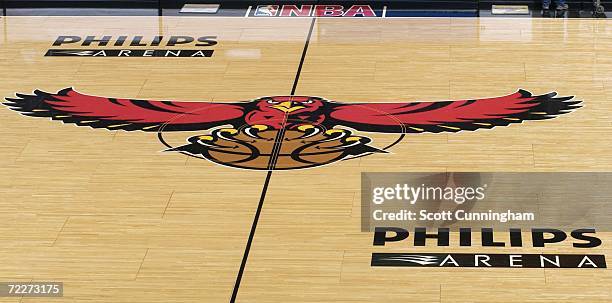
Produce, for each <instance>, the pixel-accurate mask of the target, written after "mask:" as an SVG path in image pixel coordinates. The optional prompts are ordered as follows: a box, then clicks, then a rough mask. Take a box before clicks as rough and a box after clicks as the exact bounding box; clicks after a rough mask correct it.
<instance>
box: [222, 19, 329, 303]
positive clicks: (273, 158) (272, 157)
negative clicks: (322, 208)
mask: <svg viewBox="0 0 612 303" xmlns="http://www.w3.org/2000/svg"><path fill="white" fill-rule="evenodd" d="M316 20H317V19H316V18H312V21H311V22H310V29H309V30H308V36H307V37H306V42H305V43H304V49H303V50H302V57H301V58H300V64H299V65H298V69H297V72H296V74H295V79H294V80H293V86H292V87H291V95H294V94H295V91H296V89H297V85H298V81H299V80H300V74H301V73H302V66H304V59H305V58H306V52H307V51H308V45H310V37H311V36H312V31H313V29H314V25H315V22H316ZM285 119H287V114H286V113H285ZM284 136H285V128H284V127H283V128H282V129H281V130H280V131H279V132H278V134H277V135H276V138H275V141H274V147H273V148H272V154H271V155H270V159H269V160H268V174H267V175H266V180H265V181H264V184H263V188H262V190H261V196H260V197H259V204H258V205H257V211H256V212H255V217H254V218H253V224H251V232H250V233H249V238H248V240H247V244H246V247H245V249H244V254H243V255H242V262H241V263H240V269H239V270H238V275H237V276H236V283H235V284H234V290H233V291H232V297H231V298H230V303H235V302H236V298H237V297H238V290H239V289H240V282H242V276H243V275H244V268H245V267H246V263H247V260H248V259H249V252H250V251H251V245H252V244H253V238H254V237H255V230H256V229H257V223H258V222H259V216H260V215H261V210H262V208H263V203H264V201H265V199H266V193H267V192H268V185H270V179H271V178H272V172H273V171H274V167H275V166H276V161H277V160H278V155H279V153H280V147H281V145H282V144H283V138H284Z"/></svg>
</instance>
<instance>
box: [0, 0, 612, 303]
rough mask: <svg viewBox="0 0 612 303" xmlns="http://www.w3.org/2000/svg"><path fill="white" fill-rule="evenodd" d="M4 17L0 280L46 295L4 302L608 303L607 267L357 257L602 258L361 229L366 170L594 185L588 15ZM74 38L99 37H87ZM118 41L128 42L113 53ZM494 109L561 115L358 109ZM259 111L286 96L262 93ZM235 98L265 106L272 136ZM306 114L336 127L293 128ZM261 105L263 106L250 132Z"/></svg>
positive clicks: (608, 93)
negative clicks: (380, 240)
mask: <svg viewBox="0 0 612 303" xmlns="http://www.w3.org/2000/svg"><path fill="white" fill-rule="evenodd" d="M253 9H255V6H254V7H253ZM0 21H1V22H0V35H1V38H0V71H2V73H1V74H0V95H1V96H2V97H3V102H5V105H6V106H1V107H2V108H1V109H0V119H1V120H2V126H1V129H2V131H1V132H0V140H1V141H2V142H3V144H1V145H0V152H1V154H2V157H0V167H2V169H1V170H0V240H1V243H2V245H1V246H0V282H24V283H26V282H35V281H56V282H62V283H63V295H62V297H56V298H38V297H30V296H23V295H22V296H12V297H11V296H7V297H3V298H0V302H23V303H26V302H147V303H151V302H228V301H229V302H610V301H612V292H611V291H612V290H611V289H612V287H611V286H612V274H611V272H610V270H609V269H607V268H601V267H599V266H598V268H510V267H506V268H482V267H459V268H451V267H445V266H441V267H423V268H419V267H402V266H397V267H395V266H382V267H378V266H373V265H372V262H373V259H372V258H373V253H405V252H411V253H424V252H429V253H458V254H461V253H481V252H486V253H494V254H542V253H544V254H555V253H563V254H565V253H569V254H572V253H579V254H589V255H603V256H604V257H605V258H607V259H608V260H609V259H610V258H611V257H612V246H611V244H610V243H612V234H611V233H610V230H609V229H608V230H605V229H603V228H599V229H597V233H596V236H597V238H599V239H600V240H601V242H602V243H601V245H598V246H597V247H593V248H588V249H584V248H583V249H580V248H576V247H575V246H572V241H570V240H569V239H570V237H569V232H571V231H572V229H565V226H560V225H554V224H551V225H549V226H533V227H534V228H536V227H547V228H555V229H559V230H564V231H565V232H567V233H568V240H566V241H561V242H559V243H554V244H551V245H548V244H547V245H546V246H545V247H534V246H532V245H531V244H529V243H530V241H529V240H528V239H529V237H526V238H525V240H524V244H525V245H523V246H521V247H510V246H509V245H506V246H504V247H483V246H481V245H480V244H479V240H478V241H476V239H480V226H479V227H478V228H476V227H474V226H473V227H474V228H473V234H474V239H475V240H474V244H473V245H471V246H465V247H463V246H462V247H460V246H459V245H454V244H453V239H455V238H456V237H458V233H457V232H456V231H457V230H455V229H454V227H451V234H450V237H451V245H450V246H438V245H437V244H436V241H435V240H429V239H428V240H427V242H426V245H425V246H423V247H418V246H414V245H413V243H412V238H409V240H408V241H398V242H397V243H391V242H388V243H386V244H385V245H384V246H376V245H373V239H374V232H373V231H365V230H363V229H362V223H363V222H362V220H363V217H364V215H365V216H367V215H368V214H364V211H363V203H362V178H363V175H362V174H363V173H372V172H377V173H390V172H396V173H399V172H401V173H422V172H430V173H451V172H469V173H492V172H495V173H497V172H508V173H536V172H537V173H559V172H581V173H606V172H609V171H610V170H611V169H612V150H611V149H610V138H612V119H611V113H612V103H611V102H610V101H611V100H612V24H611V23H610V22H609V21H608V20H607V19H605V18H539V17H538V18H536V17H529V18H515V17H480V18H479V17H467V18H465V17H415V18H409V17H405V18H378V17H371V18H327V17H312V16H311V17H296V18H291V17H287V18H257V17H244V16H237V17H223V16H217V17H206V16H204V17H202V16H194V15H187V16H185V15H176V16H11V15H10V14H9V15H8V16H5V17H3V18H2V19H1V20H0ZM88 36H95V37H94V40H95V39H97V40H100V39H102V40H104V39H105V38H104V36H109V38H108V40H109V41H110V42H108V43H104V41H103V42H100V41H92V42H90V43H89V45H87V43H84V41H85V40H87V37H88ZM121 36H125V38H120V37H121ZM135 37H141V39H137V40H138V41H139V42H140V44H143V46H139V45H137V44H138V41H137V42H136V43H135V44H131V45H130V43H133V42H134V38H135ZM155 37H162V38H159V39H157V40H158V41H157V43H156V42H154V40H155V39H156V38H155ZM170 37H175V38H174V42H175V44H174V45H172V43H170V45H169V44H168V41H171V39H170ZM176 37H179V38H176ZM203 37H204V38H203ZM117 39H119V40H121V39H123V40H125V41H126V42H125V43H124V44H123V45H119V46H118V45H116V44H115V42H116V41H117ZM90 40H91V39H90ZM198 43H200V44H201V45H197V44H198ZM104 44H106V45H104ZM75 50H77V51H76V52H84V53H80V55H79V54H77V53H76V52H75ZM121 50H131V52H128V53H125V52H123V53H120V52H119V51H121ZM145 50H152V52H149V53H147V52H146V51H145ZM168 50H170V51H171V53H168V52H167V51H168ZM177 50H184V51H187V52H183V53H181V54H183V55H178V56H177V55H175V54H176V51H177ZM99 51H103V52H102V53H100V52H99ZM196 51H205V52H202V53H200V54H196ZM209 51H212V52H209ZM49 52H51V53H54V54H56V55H49V54H50V53H49ZM70 52H72V53H70ZM58 54H59V55H58ZM126 54H127V55H126ZM151 54H153V55H151ZM185 54H186V55H185ZM194 54H195V56H192V55H194ZM202 54H204V55H202ZM148 55H151V56H148ZM37 90H38V91H37ZM551 92H556V93H557V95H556V96H553V95H547V94H549V93H551ZM509 95H510V96H514V97H506V98H505V99H504V98H500V99H495V100H502V99H503V100H510V99H513V98H532V99H533V98H535V99H534V100H536V101H537V100H544V99H541V98H546V101H541V102H554V104H565V105H564V106H565V107H563V108H561V109H559V110H557V111H555V112H544V113H539V115H547V119H539V118H537V117H536V116H537V115H538V113H536V111H532V112H531V116H520V119H519V118H517V117H519V116H515V114H516V115H518V111H522V109H523V108H524V107H520V110H519V107H516V108H515V109H516V112H512V113H511V114H508V115H507V116H504V117H506V118H505V119H506V120H503V121H506V122H503V121H502V120H499V121H502V122H499V121H498V120H495V121H493V120H491V121H493V122H491V121H489V120H490V119H493V118H495V119H497V118H500V119H502V118H501V117H502V116H501V115H499V114H496V113H493V114H486V113H485V116H486V117H485V118H482V119H481V118H475V117H473V114H472V112H469V113H468V114H465V115H467V116H469V118H470V119H472V118H473V119H472V120H471V122H470V123H472V124H470V125H471V126H466V125H464V124H462V123H463V121H466V120H465V119H467V118H465V117H463V118H460V119H459V120H453V121H450V122H448V123H446V124H445V122H443V121H439V120H436V123H434V124H435V125H434V124H431V123H429V124H428V123H421V124H420V126H419V125H417V124H418V123H417V124H407V123H406V122H405V121H399V120H398V121H396V120H397V119H398V117H399V119H400V120H401V119H403V118H401V117H403V116H402V115H403V113H399V112H395V113H393V112H390V111H392V110H399V109H397V108H394V109H389V108H388V107H380V108H379V107H369V105H368V104H375V103H376V104H378V103H383V104H394V103H407V102H408V103H409V104H412V102H432V101H452V100H468V101H460V102H464V104H463V106H462V107H464V108H470V106H471V105H475V104H479V102H481V101H480V100H483V99H485V101H484V102H490V101H491V100H489V99H487V98H498V97H503V96H509ZM268 96H279V97H275V98H267V99H266V98H263V99H258V98H262V97H268ZM538 96H539V97H538ZM542 96H546V97H542ZM315 97H316V98H315ZM536 97H537V98H536ZM566 97H567V98H566ZM4 98H6V100H4ZM283 98H284V99H283ZM538 98H540V99H538ZM138 100H140V102H138ZM151 100H157V101H171V102H165V103H156V102H153V101H151ZM252 100H255V101H257V102H264V101H265V102H267V103H268V104H269V105H271V106H272V105H273V106H272V107H274V108H275V109H281V110H279V111H278V113H279V115H280V116H278V117H280V118H279V119H281V120H279V121H280V122H279V121H276V120H275V119H277V116H268V115H266V114H265V113H266V110H263V109H262V108H263V107H257V106H263V105H259V104H260V103H256V102H255V101H252ZM471 100H475V101H471ZM486 100H489V101H486ZM495 100H494V101H495ZM530 100H531V99H530ZM536 101H534V102H536ZM576 101H581V103H579V102H576ZM190 102H199V103H197V104H196V103H192V104H191V103H190ZM265 102H264V103H265ZM307 102H311V103H312V102H314V103H317V102H320V103H321V104H324V105H322V106H325V107H324V108H333V112H332V111H331V110H330V111H329V112H326V111H325V110H323V112H322V113H323V114H324V117H323V116H316V115H314V114H312V115H311V114H308V115H306V114H305V115H292V114H291V113H292V111H294V110H295V111H296V112H300V111H304V108H305V107H308V106H309V105H305V104H306V103H307ZM472 102H475V103H472ZM495 102H498V101H495ZM499 102H502V101H499ZM504 102H506V101H504ZM508 102H509V101H508ZM103 103H104V104H103ZM188 103H190V104H191V105H190V104H188ZM262 104H263V103H262ZM330 104H331V105H330ZM351 104H353V106H352V107H351V106H350V105H351ZM521 104H523V103H521ZM542 104H544V103H542ZM547 104H548V103H547ZM87 106H89V107H87ZM279 106H280V107H279ZM330 106H331V107H330ZM389 106H391V105H389ZM406 106H408V105H406ZM410 106H417V107H418V106H419V105H414V104H412V105H410ZM410 106H408V107H409V108H410ZM428 106H430V107H431V106H433V107H432V108H431V109H432V110H434V111H435V110H436V109H435V108H434V107H436V106H435V105H428ZM360 108H361V109H363V111H365V112H368V111H370V112H371V111H379V112H377V113H375V114H368V115H369V116H368V117H370V118H369V119H374V120H368V121H369V122H367V123H366V122H364V121H362V120H359V119H354V117H356V116H355V115H360V114H363V113H362V112H361V111H360ZM364 108H365V109H364ZM120 109H121V110H124V109H125V110H128V111H132V112H130V113H131V114H125V115H124V116H122V115H123V114H122V113H120V112H119V110H120ZM98 110H99V112H96V111H98ZM257 110H262V112H263V113H264V114H262V115H255V114H253V115H252V116H249V115H250V114H248V113H251V112H254V111H257ZM326 110H327V109H326ZM351 110H355V112H357V113H359V114H355V115H353V114H351V112H348V111H351ZM412 110H413V111H414V109H412ZM547 110H548V109H547ZM234 111H240V113H239V114H234ZM417 111H421V110H419V109H417ZM551 111H554V110H553V109H551ZM217 112H219V113H220V114H219V115H220V116H219V117H217V118H215V121H212V120H211V119H212V118H210V117H212V116H216V115H217ZM271 112H274V113H277V112H276V111H271ZM344 112H347V114H343V113H344ZM221 113H222V114H221ZM317 113H318V112H317ZM432 113H433V112H432ZM323 114H322V115H323ZM244 115H247V118H238V117H243V116H244ZM487 115H488V116H487ZM494 115H497V116H495V117H494ZM467 116H466V117H467ZM330 117H331V118H333V120H334V121H336V122H333V123H332V122H328V121H329V120H328V119H331V118H330ZM376 117H380V118H376ZM464 118H465V119H464ZM548 118H550V119H548ZM236 119H238V120H236ZM241 119H243V120H241ZM249 119H250V120H249ZM283 119H284V120H283ZM375 119H380V121H379V120H375ZM432 119H433V120H435V119H437V118H435V119H434V118H431V119H430V120H431V121H433V120H432ZM513 119H514V120H513ZM391 120H393V121H395V122H393V123H392V122H389V121H391ZM485 120H486V121H485ZM372 121H374V122H372ZM431 121H430V122H431ZM275 123H280V124H275ZM374 124H376V125H377V126H373V125H374ZM425 124H427V125H428V126H427V127H423V126H422V125H425ZM275 125H277V126H275ZM363 125H366V126H363ZM313 129H314V130H317V133H310V131H311V130H313ZM334 130H335V131H334ZM239 136H243V137H239ZM310 136H312V137H310ZM342 136H344V137H342ZM307 137H309V138H311V139H312V138H315V139H312V142H315V141H316V142H315V143H316V144H315V143H312V144H315V145H313V147H308V148H307V147H304V144H306V143H305V142H311V141H308V140H307V139H303V138H307ZM300 140H301V141H300ZM228 142H229V143H228ZM232 142H233V143H232ZM236 142H238V143H236ZM249 142H250V143H249ZM230 143H231V144H238V145H236V146H233V145H227V144H230ZM336 143H337V144H339V145H340V146H341V147H338V146H337V145H335V144H336ZM309 144H310V143H309ZM317 144H318V145H317ZM325 144H327V145H325ZM355 144H357V145H355ZM328 145H329V146H331V147H329V146H328ZM332 145H333V146H332ZM211 146H212V147H211ZM220 146H221V147H220ZM228 146H230V147H228ZM309 146H310V145H309ZM355 146H357V147H355ZM302 147H303V148H302ZM326 149H330V150H332V154H319V151H321V150H326ZM255 151H256V152H257V154H256V155H254V153H255ZM247 158H248V159H247ZM559 208H560V209H563V208H564V206H562V205H561V206H559ZM607 209H608V210H609V206H608V208H607ZM581 223H582V227H583V228H589V227H592V226H591V225H592V224H591V222H589V221H588V219H585V220H584V221H581ZM435 230H436V229H435V228H432V229H428V232H435ZM522 232H523V234H525V235H528V234H529V233H530V230H529V229H526V228H523V230H522ZM412 234H413V230H410V237H412ZM508 237H509V236H508V233H507V229H506V232H505V233H504V232H503V231H502V232H500V233H499V234H496V235H495V238H496V239H497V240H499V241H506V240H507V239H508ZM527 244H529V245H527Z"/></svg>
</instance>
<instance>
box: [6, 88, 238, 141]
mask: <svg viewBox="0 0 612 303" xmlns="http://www.w3.org/2000/svg"><path fill="white" fill-rule="evenodd" d="M16 96H17V98H6V101H7V102H5V103H3V104H4V105H6V106H8V107H10V108H11V109H13V110H15V111H19V112H21V113H22V114H23V115H26V116H33V117H50V118H51V119H53V120H61V121H63V122H65V123H75V124H77V125H81V126H89V127H93V128H107V129H111V130H116V129H122V130H128V131H131V130H142V131H157V130H159V129H160V128H163V130H164V131H186V130H200V129H208V128H211V127H214V126H218V125H223V124H232V125H241V124H242V123H243V122H244V119H243V116H244V114H245V111H246V110H245V106H246V105H247V104H248V103H212V102H176V101H149V100H135V99H117V98H106V97H97V96H89V95H84V94H81V93H78V92H77V91H75V90H73V89H72V88H66V89H63V90H61V91H59V92H58V93H57V94H50V93H46V92H42V91H39V90H36V91H34V94H33V95H25V94H16Z"/></svg>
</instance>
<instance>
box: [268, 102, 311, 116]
mask: <svg viewBox="0 0 612 303" xmlns="http://www.w3.org/2000/svg"><path fill="white" fill-rule="evenodd" d="M272 107H273V108H276V109H278V110H280V111H283V112H286V113H290V112H293V111H296V110H298V109H302V108H306V107H304V106H301V105H298V106H293V102H291V101H285V102H281V103H279V104H278V105H274V106H272Z"/></svg>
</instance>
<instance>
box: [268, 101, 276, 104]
mask: <svg viewBox="0 0 612 303" xmlns="http://www.w3.org/2000/svg"><path fill="white" fill-rule="evenodd" d="M268 103H270V104H278V102H276V101H273V100H268Z"/></svg>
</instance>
